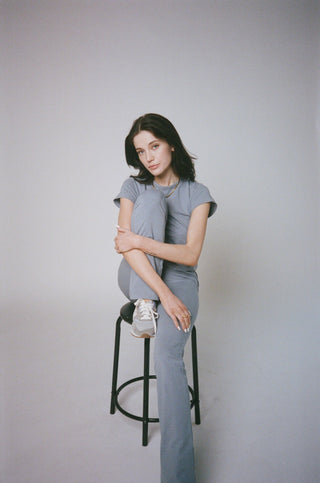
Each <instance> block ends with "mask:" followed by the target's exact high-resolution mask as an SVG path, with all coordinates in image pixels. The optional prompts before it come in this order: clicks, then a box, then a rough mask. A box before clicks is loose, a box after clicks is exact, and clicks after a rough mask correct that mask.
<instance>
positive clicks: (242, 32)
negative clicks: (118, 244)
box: [0, 0, 320, 483]
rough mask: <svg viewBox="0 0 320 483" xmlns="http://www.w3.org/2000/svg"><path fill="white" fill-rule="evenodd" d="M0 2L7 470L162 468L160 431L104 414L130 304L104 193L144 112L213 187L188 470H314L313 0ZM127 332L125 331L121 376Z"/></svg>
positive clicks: (109, 193) (113, 189)
mask: <svg viewBox="0 0 320 483" xmlns="http://www.w3.org/2000/svg"><path fill="white" fill-rule="evenodd" d="M0 13H1V30H0V32H1V33H0V35H1V65H2V74H1V85H2V87H1V105H2V113H3V121H4V122H3V123H2V125H1V138H2V142H1V152H0V154H1V180H0V183H1V194H0V196H1V205H0V206H1V211H2V222H1V223H2V236H1V251H2V253H1V279H2V282H1V294H0V296H1V314H2V316H1V342H2V352H1V353H2V356H1V357H2V359H3V360H2V363H1V367H2V369H1V371H2V373H1V374H2V379H1V386H2V388H1V389H2V391H1V394H2V411H1V418H2V425H3V431H1V446H2V452H1V453H2V465H1V467H2V472H3V475H2V477H3V481H4V482H5V483H7V482H15V483H16V482H19V483H21V482H28V483H29V482H32V483H38V482H43V481H46V483H48V482H64V481H66V482H67V481H68V482H71V483H73V482H79V483H91V482H94V483H96V482H97V483H102V482H104V481H119V482H122V481H127V479H128V477H129V476H130V478H131V481H134V482H137V483H138V482H139V483H140V482H141V481H158V475H157V472H158V471H159V468H158V443H159V433H158V430H157V429H154V430H153V433H152V434H153V442H152V441H151V442H150V444H149V446H148V448H143V449H142V448H141V447H140V428H139V429H138V428H137V426H136V425H135V423H133V422H131V421H127V420H125V419H124V418H122V417H120V416H119V415H117V416H112V417H111V416H108V415H107V414H106V411H107V409H108V397H109V390H110V378H111V362H112V346H113V331H114V321H115V318H116V317H117V314H118V310H119V307H120V305H121V304H122V303H124V302H125V300H124V298H123V295H122V294H121V292H120V290H119V289H118V287H117V283H116V271H117V266H118V264H119V262H120V257H119V255H117V254H116V253H115V252H114V250H113V237H114V235H115V228H114V227H115V224H116V221H117V209H116V208H115V206H114V205H113V203H112V197H113V196H114V195H115V194H116V193H117V191H118V190H119V187H120V185H121V183H122V181H123V180H124V179H125V177H127V176H128V175H129V174H130V171H129V169H128V167H127V166H126V164H125V159H124V149H123V141H124V137H125V135H126V134H127V132H128V130H129V128H130V126H131V123H132V121H133V120H134V119H135V118H136V117H137V116H139V115H141V114H143V113H145V112H158V113H161V114H163V115H165V116H166V117H168V118H169V119H170V120H171V121H172V122H173V123H174V124H175V126H176V127H177V129H178V131H179V132H180V134H181V137H182V139H183V141H184V143H185V145H186V146H187V148H188V149H189V150H190V151H191V152H192V153H195V154H196V155H197V156H198V160H197V161H196V169H197V174H198V176H197V178H198V180H199V181H201V182H203V183H205V184H206V185H207V186H208V187H209V189H210V191H211V193H212V195H213V196H214V197H215V198H216V200H217V202H218V210H217V212H216V214H215V215H214V217H213V218H212V219H210V221H209V224H208V231H207V239H206V243H205V246H204V249H203V254H202V258H201V261H200V265H199V278H200V288H201V297H200V300H201V309H200V313H199V318H198V332H199V341H198V345H199V364H200V382H201V384H202V385H201V403H202V421H203V424H202V425H201V426H200V427H199V428H198V427H197V428H195V443H196V457H197V473H198V475H199V483H204V482H207V483H212V482H216V483H248V482H250V483H260V482H261V483H270V482H277V483H282V482H283V483H287V482H288V483H301V482H304V483H315V482H318V481H320V470H319V463H318V453H319V444H320V437H319V434H320V431H319V429H320V428H319V424H320V423H319V414H318V409H319V380H318V379H319V355H318V352H319V349H318V348H319V342H320V341H319V339H320V337H319V164H318V162H319V157H318V154H319V144H318V145H317V132H318V140H319V109H317V108H316V106H317V105H318V106H319V98H318V99H317V95H316V94H317V87H318V91H319V76H318V77H317V73H318V72H319V71H318V67H319V37H318V34H319V3H318V2H317V1H311V0H310V1H306V0H303V1H293V0H292V1H290V0H284V1H279V2H273V1H245V0H238V1H211V2H210V1H204V0H203V1H201V0H199V1H195V0H194V1H189V0H181V1H179V0H172V1H168V0H165V1H163V0H162V1H161V2H160V1H155V0H149V1H148V0H144V1H143V0H141V1H138V0H137V1H136V0H132V1H124V0H119V1H112V0H106V1H102V0H101V1H99V0H98V1H95V2H93V1H92V2H90V1H85V0H80V1H77V2H76V1H71V0H70V1H46V2H42V1H40V0H33V1H31V0H30V1H23V0H22V1H9V0H3V1H2V2H1V7H0ZM317 79H318V80H317ZM317 119H318V123H317ZM317 129H318V131H317ZM134 342H136V341H134ZM141 350H142V349H141V348H137V344H134V343H133V342H132V340H130V337H127V335H126V333H125V334H124V342H123V350H122V353H121V362H122V363H123V366H122V367H123V368H124V369H123V370H124V377H125V376H126V375H129V374H131V372H130V370H132V367H133V366H134V363H133V359H134V358H138V360H140V359H139V357H140V356H139V355H137V354H138V353H140V351H141ZM186 360H187V366H189V355H187V357H186ZM139 363H140V362H139ZM138 372H139V371H138ZM130 377H133V376H132V374H131V376H130ZM114 418H117V419H114ZM128 432H132V441H131V440H130V439H128V438H129V436H128ZM130 434H131V433H130ZM124 446H125V447H126V449H125V451H124V452H123V448H124ZM106 448H108V449H107V450H106ZM146 455H148V456H146ZM148 461H149V463H150V462H151V463H150V465H151V466H153V469H154V468H155V471H156V472H155V474H154V476H153V477H152V476H150V475H152V473H150V474H149V473H148V471H150V472H151V468H150V470H149V469H148V468H147V467H148ZM133 469H134V471H133ZM139 471H140V473H139ZM128 475H129V476H128ZM132 475H133V476H132ZM134 478H136V479H134Z"/></svg>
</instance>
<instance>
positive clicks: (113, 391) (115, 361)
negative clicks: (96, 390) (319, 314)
mask: <svg viewBox="0 0 320 483" xmlns="http://www.w3.org/2000/svg"><path fill="white" fill-rule="evenodd" d="M121 322H122V317H121V316H120V317H118V320H117V322H116V334H115V341H114V355H113V374H112V389H111V404H110V414H114V413H115V409H116V408H115V394H116V391H117V382H118V367H119V350H120V331H121Z"/></svg>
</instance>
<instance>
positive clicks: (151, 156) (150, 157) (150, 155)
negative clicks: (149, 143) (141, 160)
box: [146, 151, 153, 163]
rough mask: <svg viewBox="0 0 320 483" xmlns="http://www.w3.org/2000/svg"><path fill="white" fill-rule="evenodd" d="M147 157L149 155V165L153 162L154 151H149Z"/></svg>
mask: <svg viewBox="0 0 320 483" xmlns="http://www.w3.org/2000/svg"><path fill="white" fill-rule="evenodd" d="M146 155H147V161H148V163H149V162H150V161H152V160H153V152H152V151H147V152H146Z"/></svg>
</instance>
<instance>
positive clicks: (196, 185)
mask: <svg viewBox="0 0 320 483" xmlns="http://www.w3.org/2000/svg"><path fill="white" fill-rule="evenodd" d="M183 183H184V184H185V185H186V187H188V189H189V191H190V194H193V193H197V192H201V191H206V190H208V187H207V186H206V185H204V184H203V183H200V182H199V181H191V180H184V181H183Z"/></svg>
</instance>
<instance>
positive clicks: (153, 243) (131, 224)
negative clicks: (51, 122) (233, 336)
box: [114, 114, 217, 483]
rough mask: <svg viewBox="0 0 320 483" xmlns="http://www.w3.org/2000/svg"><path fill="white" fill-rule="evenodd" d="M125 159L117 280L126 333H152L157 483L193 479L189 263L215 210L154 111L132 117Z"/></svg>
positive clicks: (192, 281)
mask: <svg viewBox="0 0 320 483" xmlns="http://www.w3.org/2000/svg"><path fill="white" fill-rule="evenodd" d="M125 152H126V160H127V164H128V165H129V166H133V167H134V168H137V169H138V170H139V172H138V174H137V175H136V176H131V177H129V178H128V179H127V180H126V181H125V182H124V183H123V185H122V187H121V190H120V193H119V195H118V196H117V197H116V198H115V199H114V202H115V203H116V204H117V206H120V213H119V222H118V223H119V225H118V227H117V228H118V233H117V236H116V238H115V249H116V251H117V252H118V253H121V254H122V255H123V259H122V261H121V264H120V268H119V274H118V280H119V286H120V288H121V290H122V291H123V293H124V294H125V295H126V296H127V298H128V299H129V300H135V301H136V302H135V311H134V314H133V323H132V329H131V333H132V335H134V336H136V337H147V336H151V337H152V336H154V335H155V334H156V339H155V348H154V362H155V371H156V375H157V390H158V410H159V419H160V429H161V482H162V483H178V482H179V483H182V482H183V483H193V482H194V481H195V474H194V455H193V439H192V426H191V414H190V402H189V393H188V382H187V377H186V373H185V368H184V362H183V353H184V346H185V344H186V342H187V339H188V336H189V333H190V329H192V326H193V324H194V322H195V320H196V316H197V312H198V287H199V283H198V278H197V274H196V267H197V263H198V259H199V256H200V253H201V249H202V245H203V241H204V237H205V232H206V224H207V219H208V217H209V216H211V215H212V214H213V213H214V211H215V210H216V207H217V205H216V203H215V201H214V200H213V198H212V197H211V195H210V193H209V191H208V189H207V188H206V187H205V186H204V185H202V184H200V183H197V182H196V181H195V171H194V165H193V161H192V159H193V158H192V157H191V156H190V155H189V154H188V152H187V151H186V149H185V147H184V146H183V144H182V142H181V139H180V137H179V134H178V133H177V131H176V129H175V128H174V126H173V125H172V123H171V122H170V121H169V120H168V119H166V118H165V117H163V116H160V115H159V114H145V115H144V116H141V117H139V118H138V119H137V120H136V121H134V123H133V125H132V128H131V130H130V132H129V134H128V136H127V137H126V140H125Z"/></svg>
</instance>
